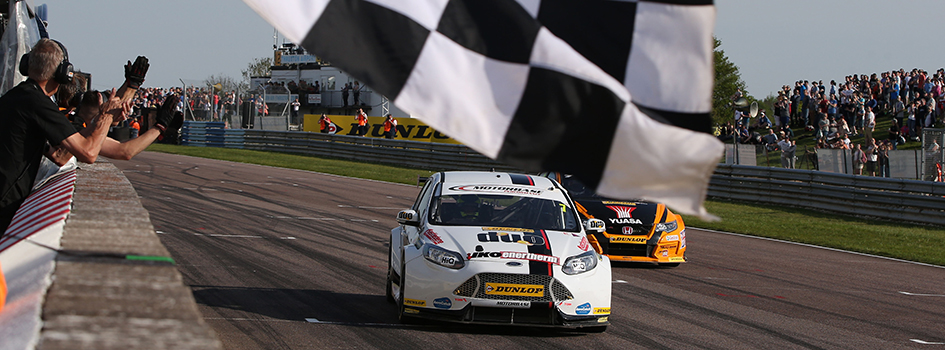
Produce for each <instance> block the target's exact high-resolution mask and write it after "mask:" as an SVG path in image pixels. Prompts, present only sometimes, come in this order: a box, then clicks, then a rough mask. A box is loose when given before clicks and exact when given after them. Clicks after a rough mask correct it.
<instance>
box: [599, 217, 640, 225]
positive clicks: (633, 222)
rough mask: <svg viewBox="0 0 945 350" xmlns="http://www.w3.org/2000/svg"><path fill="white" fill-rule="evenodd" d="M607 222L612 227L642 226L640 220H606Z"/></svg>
mask: <svg viewBox="0 0 945 350" xmlns="http://www.w3.org/2000/svg"><path fill="white" fill-rule="evenodd" d="M607 221H610V223H611V224H614V225H643V221H640V219H634V218H626V219H614V218H608V219H607Z"/></svg>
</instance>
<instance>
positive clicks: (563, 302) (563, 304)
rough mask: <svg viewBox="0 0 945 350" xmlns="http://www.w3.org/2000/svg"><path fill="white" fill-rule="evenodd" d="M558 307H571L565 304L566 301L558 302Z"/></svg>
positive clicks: (567, 303) (569, 304)
mask: <svg viewBox="0 0 945 350" xmlns="http://www.w3.org/2000/svg"><path fill="white" fill-rule="evenodd" d="M558 306H571V303H569V302H566V301H559V302H558Z"/></svg>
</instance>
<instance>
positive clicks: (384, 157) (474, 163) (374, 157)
mask: <svg viewBox="0 0 945 350" xmlns="http://www.w3.org/2000/svg"><path fill="white" fill-rule="evenodd" d="M222 128H223V126H222V123H217V124H213V123H199V122H188V123H185V129H184V132H183V138H182V139H183V140H184V144H185V145H191V146H207V147H227V148H243V149H252V150H261V151H275V152H285V153H297V154H305V155H314V156H325V157H332V158H341V159H350V160H359V161H364V162H371V163H380V164H391V165H399V166H407V167H414V168H420V169H430V170H487V169H496V170H500V171H521V170H519V169H516V168H515V167H511V166H508V165H504V164H502V163H499V162H496V161H495V160H492V159H490V158H488V157H486V156H483V155H481V154H479V153H478V152H476V151H474V150H472V149H470V148H468V147H466V146H463V145H451V144H437V143H427V142H417V141H405V140H385V139H376V138H364V137H356V136H346V135H330V134H318V133H307V132H291V131H290V132H274V131H258V130H223V129H222ZM221 134H222V136H221ZM708 194H709V196H710V197H715V198H720V199H730V200H744V201H750V202H757V203H766V204H776V205H788V206H794V207H802V208H810V209H815V210H825V211H830V212H835V213H842V214H847V215H855V216H864V217H875V218H883V219H891V220H904V221H909V222H918V223H925V224H936V225H942V224H945V199H943V196H945V183H941V182H930V181H918V180H909V179H893V178H881V177H871V176H860V175H847V174H838V173H829V172H822V171H815V170H796V169H782V168H774V167H756V166H744V165H731V164H721V165H720V166H719V167H718V168H717V169H716V171H715V174H714V175H713V176H712V181H711V182H710V184H709V193H708Z"/></svg>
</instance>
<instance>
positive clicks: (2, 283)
mask: <svg viewBox="0 0 945 350" xmlns="http://www.w3.org/2000/svg"><path fill="white" fill-rule="evenodd" d="M6 301H7V281H6V280H4V279H3V267H2V266H0V311H3V304H4V303H6Z"/></svg>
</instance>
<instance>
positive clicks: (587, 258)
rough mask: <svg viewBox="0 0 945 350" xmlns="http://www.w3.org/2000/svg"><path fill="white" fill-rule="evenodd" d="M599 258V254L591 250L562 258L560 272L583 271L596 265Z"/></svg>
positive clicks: (575, 272) (570, 273) (574, 273)
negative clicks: (562, 262)
mask: <svg viewBox="0 0 945 350" xmlns="http://www.w3.org/2000/svg"><path fill="white" fill-rule="evenodd" d="M599 260H600V256H599V255H597V252H596V251H593V250H591V251H588V252H586V253H582V254H580V255H575V256H572V257H570V258H567V259H565V260H564V264H563V265H561V272H564V273H565V274H568V275H576V274H579V273H585V272H588V271H590V270H593V269H594V268H595V267H597V261H599Z"/></svg>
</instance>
